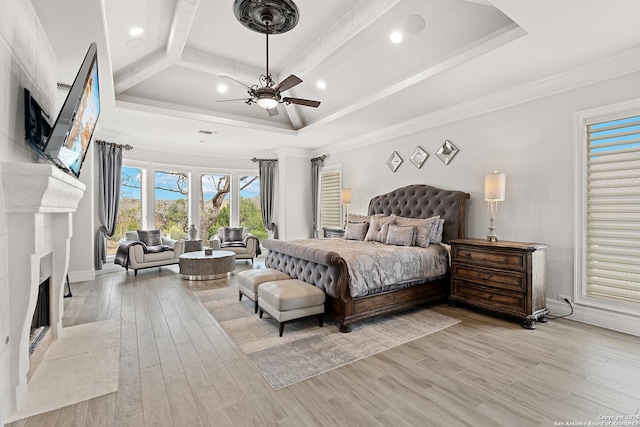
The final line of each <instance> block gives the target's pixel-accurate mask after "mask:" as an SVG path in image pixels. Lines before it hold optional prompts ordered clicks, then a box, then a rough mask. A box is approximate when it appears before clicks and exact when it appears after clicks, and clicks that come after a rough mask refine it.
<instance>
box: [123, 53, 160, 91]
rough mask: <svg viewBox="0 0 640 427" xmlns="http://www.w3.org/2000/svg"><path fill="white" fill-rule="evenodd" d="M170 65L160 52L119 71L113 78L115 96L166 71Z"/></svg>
mask: <svg viewBox="0 0 640 427" xmlns="http://www.w3.org/2000/svg"><path fill="white" fill-rule="evenodd" d="M171 64H172V63H171V62H170V61H169V60H168V59H167V56H166V55H165V53H164V52H163V51H162V50H157V51H155V52H152V53H150V54H149V55H147V56H145V57H144V58H142V59H140V60H139V61H136V62H134V63H133V64H131V66H129V67H127V68H125V69H123V70H121V71H119V72H118V73H116V75H115V76H114V78H113V80H114V90H115V92H116V95H118V94H120V93H122V92H124V91H125V90H127V89H129V88H130V87H133V86H135V85H137V84H138V83H142V82H143V81H145V80H146V79H148V78H150V77H153V76H155V75H156V74H158V73H159V72H161V71H164V70H166V69H167V68H169V67H170V66H171Z"/></svg>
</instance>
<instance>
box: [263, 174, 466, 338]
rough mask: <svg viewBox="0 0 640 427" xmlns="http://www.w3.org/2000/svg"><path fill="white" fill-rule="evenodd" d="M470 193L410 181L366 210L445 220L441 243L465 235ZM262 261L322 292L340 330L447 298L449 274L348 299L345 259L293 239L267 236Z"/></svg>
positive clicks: (373, 213)
mask: <svg viewBox="0 0 640 427" xmlns="http://www.w3.org/2000/svg"><path fill="white" fill-rule="evenodd" d="M468 199H469V194H468V193H465V192H462V191H449V190H442V189H439V188H435V187H432V186H429V185H421V184H418V185H409V186H406V187H402V188H398V189H396V190H394V191H391V192H389V193H386V194H382V195H379V196H375V197H373V198H372V199H371V201H370V202H369V210H368V214H369V215H375V214H384V215H391V214H396V215H398V216H402V217H406V218H429V217H432V216H435V215H440V218H442V219H444V220H445V221H444V230H443V239H442V240H443V242H444V243H448V242H449V241H450V240H453V239H459V238H463V237H464V225H465V210H466V201H467V200H468ZM263 244H264V246H265V247H267V248H268V249H269V254H268V255H267V259H266V261H265V265H266V266H267V267H269V268H275V269H277V270H280V271H283V272H285V273H287V274H289V275H290V276H291V277H292V278H295V279H300V280H304V281H305V282H308V283H311V284H313V285H315V286H318V287H319V288H322V289H323V290H325V292H326V293H327V299H326V303H325V307H326V312H327V313H328V314H330V315H332V316H334V317H335V318H336V319H337V320H338V321H339V322H340V331H342V332H350V331H351V327H350V324H351V323H353V322H356V321H359V320H363V319H367V318H370V317H373V316H379V315H382V314H388V313H393V312H397V311H401V310H404V309H407V308H409V307H412V306H415V305H419V304H424V303H428V302H432V301H436V300H440V299H444V298H447V297H448V296H449V292H450V277H449V274H448V273H447V276H446V277H444V278H440V279H438V280H434V281H430V282H427V283H418V284H415V285H413V286H409V287H403V288H401V289H395V290H391V291H387V292H382V293H377V294H374V295H367V296H362V297H356V298H352V297H351V296H350V294H349V278H348V272H347V266H346V263H345V261H344V260H343V259H342V258H341V257H340V256H339V255H338V254H337V253H335V252H331V251H325V250H320V249H315V250H310V249H309V248H305V247H301V246H300V245H296V244H294V243H289V242H284V241H279V240H273V239H267V240H265V241H264V242H263Z"/></svg>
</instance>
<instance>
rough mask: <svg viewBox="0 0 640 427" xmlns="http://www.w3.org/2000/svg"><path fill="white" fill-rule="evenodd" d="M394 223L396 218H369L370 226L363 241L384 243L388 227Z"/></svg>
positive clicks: (393, 216) (391, 216)
mask: <svg viewBox="0 0 640 427" xmlns="http://www.w3.org/2000/svg"><path fill="white" fill-rule="evenodd" d="M395 222H396V216H395V215H393V214H392V215H390V216H373V217H371V224H370V225H369V230H368V231H367V235H366V236H365V238H364V240H365V241H369V242H380V243H385V242H386V241H387V233H388V232H389V226H390V225H391V224H393V223H395Z"/></svg>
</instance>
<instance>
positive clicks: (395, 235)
mask: <svg viewBox="0 0 640 427" xmlns="http://www.w3.org/2000/svg"><path fill="white" fill-rule="evenodd" d="M415 234H416V227H414V226H412V225H411V226H401V225H390V226H389V232H388V233H387V241H386V242H385V243H386V244H387V245H397V246H412V245H413V243H414V241H415Z"/></svg>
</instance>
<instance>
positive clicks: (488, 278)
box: [480, 274, 493, 280]
mask: <svg viewBox="0 0 640 427" xmlns="http://www.w3.org/2000/svg"><path fill="white" fill-rule="evenodd" d="M480 278H481V279H482V280H491V279H492V278H493V274H485V275H483V276H480Z"/></svg>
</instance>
